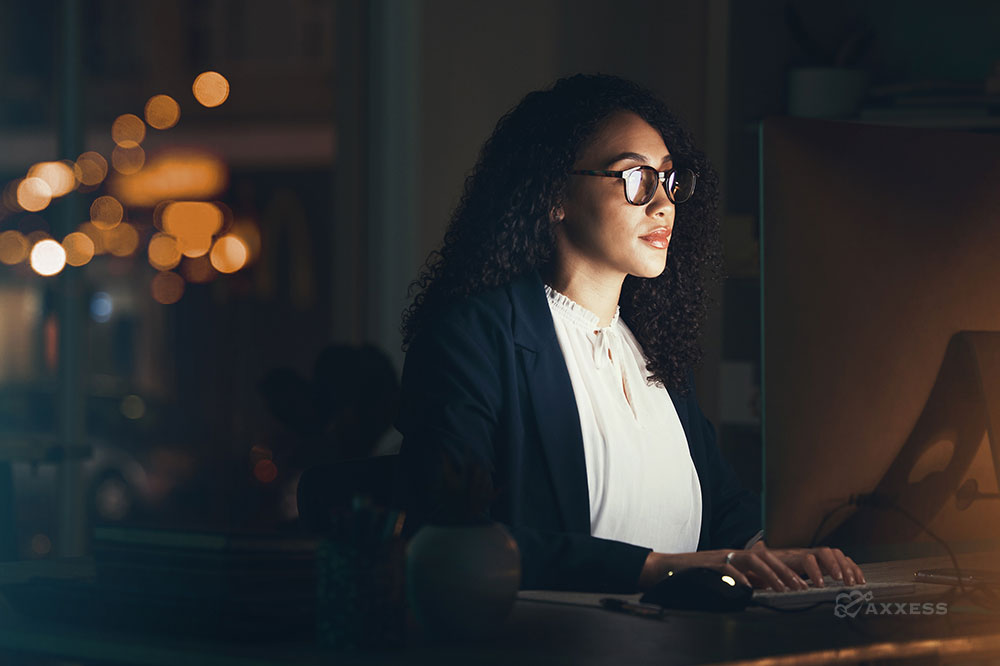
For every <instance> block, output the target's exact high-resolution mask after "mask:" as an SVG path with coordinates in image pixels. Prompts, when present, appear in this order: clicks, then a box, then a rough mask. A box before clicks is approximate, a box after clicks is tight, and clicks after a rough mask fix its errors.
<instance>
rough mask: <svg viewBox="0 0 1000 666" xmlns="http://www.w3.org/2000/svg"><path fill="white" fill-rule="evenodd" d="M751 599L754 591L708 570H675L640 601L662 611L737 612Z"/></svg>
mask: <svg viewBox="0 0 1000 666" xmlns="http://www.w3.org/2000/svg"><path fill="white" fill-rule="evenodd" d="M752 599H753V588H752V587H750V586H749V585H744V584H743V583H738V582H736V581H735V580H733V578H732V577H731V576H728V575H726V574H724V573H721V572H719V571H716V570H715V569H709V568H708V567H688V568H685V569H678V570H676V571H674V572H673V573H672V574H670V575H667V576H664V578H663V580H661V581H659V582H658V583H656V585H654V586H653V587H651V588H650V589H649V590H648V591H647V592H646V593H645V594H644V595H642V597H641V598H640V599H639V601H640V602H642V603H646V604H657V605H659V606H662V607H664V608H676V609H683V610H703V611H720V612H724V611H739V610H743V609H744V608H746V607H747V606H748V605H749V604H750V601H751V600H752Z"/></svg>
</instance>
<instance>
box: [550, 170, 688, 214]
mask: <svg viewBox="0 0 1000 666" xmlns="http://www.w3.org/2000/svg"><path fill="white" fill-rule="evenodd" d="M641 169H651V170H653V171H656V175H657V178H658V179H659V181H660V184H662V185H663V191H664V192H666V193H667V199H669V200H670V203H672V204H677V203H678V202H676V201H674V197H673V195H672V194H670V190H669V189H668V188H667V185H666V182H667V176H668V175H670V174H671V173H676V172H678V171H687V172H689V173H690V174H691V177H692V178H693V179H694V182H693V183H692V187H691V196H694V190H695V187H696V186H697V185H698V174H697V173H695V172H694V171H691V169H684V168H681V169H668V170H666V171H657V170H656V169H654V168H653V167H651V166H649V165H648V164H640V165H639V166H634V167H632V168H631V169H625V170H624V171H605V170H601V169H596V170H595V169H574V170H572V171H570V172H569V173H571V174H573V175H576V176H605V177H608V178H621V179H622V187H623V188H624V192H625V201H628V202H629V203H630V204H632V205H633V206H645V205H646V204H648V203H649V202H650V201H652V200H653V197H655V196H656V188H653V190H652V192H653V193H652V194H651V195H650V196H649V198H648V199H646V200H645V201H643V202H642V203H635V202H634V201H631V200H630V199H629V198H628V175H626V174H632V173H633V172H635V171H639V170H641ZM691 196H689V197H688V198H687V199H684V200H683V201H681V202H680V203H684V202H685V201H690V200H691Z"/></svg>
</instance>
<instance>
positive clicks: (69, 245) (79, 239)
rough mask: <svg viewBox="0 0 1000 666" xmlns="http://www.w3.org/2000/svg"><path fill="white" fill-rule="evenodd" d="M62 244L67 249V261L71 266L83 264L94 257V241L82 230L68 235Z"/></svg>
mask: <svg viewBox="0 0 1000 666" xmlns="http://www.w3.org/2000/svg"><path fill="white" fill-rule="evenodd" d="M62 246H63V249H64V250H66V263H67V264H69V265H70V266H83V265H84V264H86V263H87V262H88V261H90V260H91V259H93V258H94V241H92V240H90V236H88V235H87V234H85V233H83V232H81V231H74V232H73V233H71V234H69V235H67V236H66V238H64V239H63V242H62Z"/></svg>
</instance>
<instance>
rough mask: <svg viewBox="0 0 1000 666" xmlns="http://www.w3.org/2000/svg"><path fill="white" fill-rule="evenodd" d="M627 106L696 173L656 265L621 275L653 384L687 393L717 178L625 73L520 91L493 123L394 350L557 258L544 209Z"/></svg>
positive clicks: (697, 350)
mask: <svg viewBox="0 0 1000 666" xmlns="http://www.w3.org/2000/svg"><path fill="white" fill-rule="evenodd" d="M619 111H632V112H634V113H636V114H637V115H639V116H640V117H641V118H643V119H644V120H645V121H646V122H648V123H649V124H650V125H651V126H653V127H654V128H655V129H657V130H658V131H659V132H660V134H661V135H662V137H663V142H664V144H665V145H666V146H667V148H668V150H669V151H670V154H671V156H672V157H673V162H674V166H675V168H680V167H687V168H689V169H691V170H692V171H694V172H695V173H697V174H698V184H697V187H696V189H695V193H694V195H693V196H692V197H691V198H690V199H689V200H688V201H685V202H684V203H682V204H678V205H677V208H676V217H675V225H674V229H673V234H672V236H671V243H670V252H669V254H668V255H667V264H666V269H665V270H664V271H663V273H662V274H661V275H659V276H658V277H655V278H639V277H635V276H633V275H628V276H626V278H625V282H624V284H623V285H622V292H621V297H620V299H619V306H620V307H621V315H620V316H621V318H622V319H623V320H624V321H625V323H626V324H627V325H628V327H629V328H630V329H631V330H632V332H633V334H634V335H635V337H636V339H637V340H638V341H639V343H640V344H641V345H642V348H643V351H644V353H645V355H646V358H647V366H646V367H647V370H648V371H649V372H650V373H651V379H652V380H653V381H654V382H655V383H656V384H657V385H659V386H665V387H669V388H671V389H674V390H677V391H679V392H680V394H681V395H686V394H687V372H688V370H689V369H690V368H692V367H693V366H695V365H696V364H698V363H700V362H701V357H702V350H701V347H700V345H699V342H698V338H699V334H700V332H701V327H702V325H703V322H704V319H705V317H706V315H707V313H708V292H707V290H706V280H707V279H720V278H721V277H722V275H723V273H722V252H721V241H720V231H719V220H718V215H717V208H718V186H719V183H718V176H717V175H716V173H715V170H714V169H713V168H712V166H711V164H709V162H708V160H707V159H706V157H705V155H704V153H702V152H701V151H700V150H699V149H698V148H697V147H696V146H695V144H694V141H693V139H692V137H691V135H690V133H689V132H688V131H687V130H686V129H685V128H684V127H683V125H682V124H681V122H680V120H679V119H678V118H677V116H675V115H674V114H673V113H672V112H671V111H670V110H669V109H668V108H667V106H666V104H664V103H663V102H662V101H661V100H660V99H658V98H657V97H656V96H655V95H653V93H651V92H650V91H649V90H647V89H645V88H643V87H642V86H640V85H638V84H636V83H634V82H632V81H628V80H626V79H623V78H620V77H617V76H609V75H600V74H597V75H585V74H577V75H575V76H570V77H567V78H563V79H559V80H558V81H556V83H555V84H554V85H553V86H552V87H551V88H548V89H546V90H538V91H534V92H531V93H529V94H528V95H526V96H525V97H524V99H522V100H521V101H520V102H519V103H518V104H517V106H515V107H514V108H513V109H512V110H510V111H508V112H507V113H506V114H505V115H504V116H503V117H502V118H500V120H499V122H498V123H497V126H496V128H495V129H494V130H493V134H492V135H491V136H490V137H489V139H487V140H486V143H485V144H483V147H482V149H481V151H480V153H479V159H478V161H477V163H476V165H475V167H474V168H473V170H472V172H471V173H470V174H469V176H468V177H467V178H466V180H465V189H464V191H463V194H462V198H461V200H460V202H459V204H458V206H457V207H456V209H455V211H454V213H453V214H452V217H451V220H450V222H449V224H448V228H447V230H446V232H445V235H444V242H443V245H442V247H441V249H440V250H435V251H433V252H431V253H430V255H428V258H427V261H426V263H425V264H424V266H423V268H422V269H421V271H420V275H419V277H418V278H417V279H416V280H414V281H413V282H412V283H411V284H410V286H409V290H408V292H407V295H408V296H409V295H411V294H412V293H413V290H414V288H416V287H418V288H419V289H420V292H419V293H418V294H417V295H416V297H415V298H414V299H413V302H412V304H411V305H410V306H409V307H408V308H407V309H406V311H405V312H404V313H403V322H402V327H401V331H402V333H403V346H402V348H403V350H404V351H406V350H407V349H408V348H409V345H410V343H411V342H412V341H413V339H414V338H415V337H416V336H417V334H418V333H419V332H420V330H421V329H422V328H423V327H424V325H425V323H426V322H428V321H431V320H432V319H433V318H434V317H435V316H437V315H438V314H439V313H440V312H442V311H443V310H444V309H446V308H447V307H448V306H449V305H451V304H453V303H455V302H458V301H460V300H463V299H465V298H468V297H469V296H472V295H474V294H476V293H479V292H482V291H484V290H487V289H490V288H493V287H497V286H500V285H503V284H506V283H508V282H511V281H513V280H514V279H515V278H517V277H518V276H520V275H522V274H524V273H526V272H529V271H531V270H533V269H538V270H539V271H540V272H542V274H545V270H546V268H547V267H548V266H549V262H551V261H553V260H554V259H555V248H556V242H555V233H554V231H553V220H552V218H551V213H552V211H553V210H554V209H555V208H557V207H559V206H560V205H561V204H562V201H563V199H564V197H565V193H566V186H567V183H568V175H567V172H568V171H569V170H570V169H571V168H572V166H573V164H574V163H575V161H576V159H577V155H578V154H579V153H580V152H581V151H582V150H583V149H584V148H585V147H586V145H587V143H588V140H590V139H592V138H593V137H594V136H595V134H596V132H597V130H598V129H599V128H600V126H601V123H602V122H603V121H605V120H607V119H608V118H609V117H610V116H611V115H613V114H614V113H616V112H619Z"/></svg>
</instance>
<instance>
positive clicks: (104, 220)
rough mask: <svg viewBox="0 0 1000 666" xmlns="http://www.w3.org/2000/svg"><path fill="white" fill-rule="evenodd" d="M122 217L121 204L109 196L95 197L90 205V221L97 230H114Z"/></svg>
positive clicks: (123, 212)
mask: <svg viewBox="0 0 1000 666" xmlns="http://www.w3.org/2000/svg"><path fill="white" fill-rule="evenodd" d="M124 215H125V208H124V207H123V206H122V205H121V202H119V201H118V199H115V198H114V197H111V196H103V197H97V198H96V199H94V203H92V204H90V221H91V222H93V224H94V226H95V227H97V228H98V229H102V230H108V229H114V228H115V227H117V226H118V225H119V224H120V223H121V221H122V217H123V216H124Z"/></svg>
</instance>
